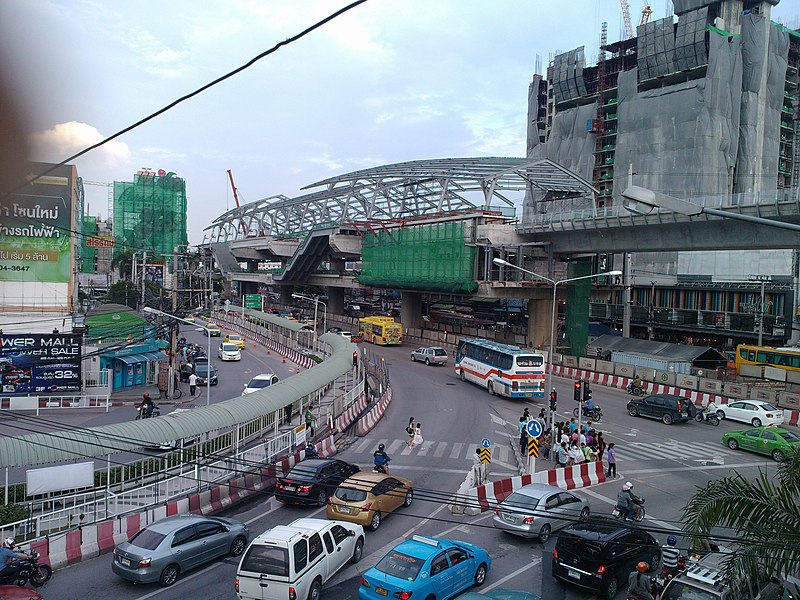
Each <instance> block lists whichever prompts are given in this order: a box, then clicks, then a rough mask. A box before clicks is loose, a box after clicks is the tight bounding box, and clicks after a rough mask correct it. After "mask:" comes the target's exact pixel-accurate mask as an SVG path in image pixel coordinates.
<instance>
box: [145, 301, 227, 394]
mask: <svg viewBox="0 0 800 600" xmlns="http://www.w3.org/2000/svg"><path fill="white" fill-rule="evenodd" d="M142 310H143V311H144V312H147V313H153V314H156V315H161V316H162V317H169V318H170V319H175V320H176V321H181V322H182V323H186V324H187V325H194V326H195V327H199V328H200V329H202V330H204V331H205V332H206V337H207V338H208V355H207V356H208V378H207V379H206V406H211V369H212V365H211V331H209V329H208V327H203V326H202V325H198V324H197V323H192V322H191V321H187V320H186V319H181V318H180V317H176V316H175V315H173V314H170V313H168V312H164V311H162V310H158V309H157V308H151V307H149V306H145V307H144V308H143V309H142Z"/></svg>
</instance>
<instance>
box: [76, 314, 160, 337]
mask: <svg viewBox="0 0 800 600" xmlns="http://www.w3.org/2000/svg"><path fill="white" fill-rule="evenodd" d="M151 329H153V326H152V325H150V324H149V323H148V322H147V321H145V320H144V319H143V318H141V317H140V316H138V315H136V314H134V313H132V312H125V311H120V312H108V313H105V314H102V315H93V316H91V317H86V331H87V334H86V336H87V339H88V340H89V341H90V342H98V341H100V340H108V339H120V338H127V337H129V336H130V337H131V338H133V339H135V340H140V339H142V338H143V337H144V335H145V333H146V332H147V331H148V330H151Z"/></svg>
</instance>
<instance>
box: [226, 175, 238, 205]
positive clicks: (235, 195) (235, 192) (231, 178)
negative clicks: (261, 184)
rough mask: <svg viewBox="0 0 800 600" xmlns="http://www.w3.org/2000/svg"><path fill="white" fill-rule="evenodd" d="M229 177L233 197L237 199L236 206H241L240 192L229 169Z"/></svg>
mask: <svg viewBox="0 0 800 600" xmlns="http://www.w3.org/2000/svg"><path fill="white" fill-rule="evenodd" d="M228 179H230V180H231V189H232V190H233V199H234V200H235V201H236V208H239V193H238V192H237V191H236V184H235V183H233V173H232V172H231V170H230V169H228Z"/></svg>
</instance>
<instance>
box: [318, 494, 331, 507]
mask: <svg viewBox="0 0 800 600" xmlns="http://www.w3.org/2000/svg"><path fill="white" fill-rule="evenodd" d="M327 502H328V494H326V493H325V490H320V491H319V494H317V506H325V504H326V503H327Z"/></svg>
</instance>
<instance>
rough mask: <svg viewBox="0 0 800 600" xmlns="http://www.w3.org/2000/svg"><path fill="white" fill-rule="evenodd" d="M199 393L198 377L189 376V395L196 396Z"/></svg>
mask: <svg viewBox="0 0 800 600" xmlns="http://www.w3.org/2000/svg"><path fill="white" fill-rule="evenodd" d="M195 392H197V375H195V374H194V373H192V374H191V375H189V393H190V394H191V395H192V396H194V395H195Z"/></svg>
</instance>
